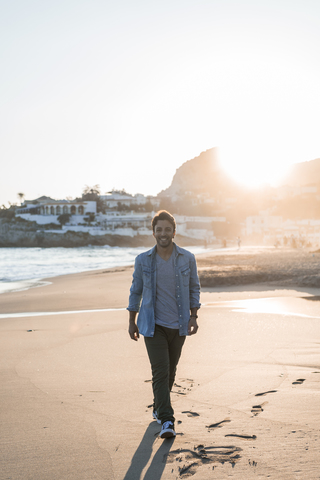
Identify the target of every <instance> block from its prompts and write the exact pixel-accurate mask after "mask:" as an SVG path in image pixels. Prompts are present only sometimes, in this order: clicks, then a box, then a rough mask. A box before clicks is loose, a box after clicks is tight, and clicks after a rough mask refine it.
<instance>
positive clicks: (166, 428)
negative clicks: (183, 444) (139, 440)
mask: <svg viewBox="0 0 320 480" xmlns="http://www.w3.org/2000/svg"><path fill="white" fill-rule="evenodd" d="M152 230H153V236H154V238H155V240H156V245H155V246H154V247H153V248H152V249H151V250H148V251H147V252H144V253H141V254H140V255H138V256H137V257H136V261H135V267H134V272H133V281H132V285H131V288H130V297H129V306H128V308H127V310H129V312H130V314H129V335H130V337H131V339H132V340H136V341H137V340H138V338H139V334H140V333H141V334H142V335H143V336H144V341H145V345H146V348H147V352H148V356H149V360H150V364H151V370H152V388H153V396H154V399H153V418H154V419H155V420H156V421H157V422H158V423H161V424H162V427H161V432H160V437H161V438H170V437H173V436H175V435H176V433H175V430H174V421H175V418H174V411H173V408H172V405H171V399H170V392H171V389H172V386H173V383H174V379H175V374H176V368H177V365H178V361H179V358H180V355H181V350H182V347H183V344H184V341H185V338H186V335H194V334H195V333H197V331H198V323H197V318H198V315H197V311H198V309H199V308H200V303H199V298H200V283H199V278H198V273H197V265H196V260H195V257H194V255H193V254H192V253H190V252H189V251H188V250H185V249H183V248H180V247H178V245H176V244H175V243H174V242H173V238H174V235H175V231H176V222H175V219H174V217H173V216H172V215H171V214H170V213H169V212H166V211H165V210H162V211H160V212H158V213H157V214H156V215H155V216H154V217H153V219H152ZM141 300H142V302H141ZM140 304H141V306H140ZM138 312H139V315H138V319H137V323H136V315H137V313H138Z"/></svg>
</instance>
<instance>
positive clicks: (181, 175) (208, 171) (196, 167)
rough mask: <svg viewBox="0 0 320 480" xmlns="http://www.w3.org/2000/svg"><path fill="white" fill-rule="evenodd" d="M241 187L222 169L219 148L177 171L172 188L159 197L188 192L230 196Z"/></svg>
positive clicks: (196, 158) (210, 150)
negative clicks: (229, 194)
mask: <svg viewBox="0 0 320 480" xmlns="http://www.w3.org/2000/svg"><path fill="white" fill-rule="evenodd" d="M235 189H236V190H239V189H240V187H239V186H238V185H237V184H236V182H235V181H234V180H232V179H231V178H230V177H229V176H228V175H227V174H226V173H225V172H224V171H223V169H222V167H221V165H220V162H219V151H218V148H217V147H215V148H210V149H209V150H206V151H205V152H202V153H201V154H200V155H199V156H198V157H195V158H193V159H192V160H188V161H187V162H185V163H183V164H182V165H181V167H179V168H178V169H177V170H176V173H175V175H174V177H173V179H172V183H171V185H170V187H168V188H167V189H166V190H162V192H160V193H159V197H163V196H172V195H181V194H185V193H188V192H192V193H194V194H198V193H209V194H211V195H212V196H216V195H217V194H219V193H222V192H223V193H224V194H228V193H231V192H233V193H234V191H235Z"/></svg>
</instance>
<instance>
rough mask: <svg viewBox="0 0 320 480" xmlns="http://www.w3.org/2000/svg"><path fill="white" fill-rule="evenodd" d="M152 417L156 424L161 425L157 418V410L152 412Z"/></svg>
mask: <svg viewBox="0 0 320 480" xmlns="http://www.w3.org/2000/svg"><path fill="white" fill-rule="evenodd" d="M152 416H153V418H154V419H155V420H156V421H157V423H159V424H160V425H161V420H159V418H158V412H157V410H153V412H152Z"/></svg>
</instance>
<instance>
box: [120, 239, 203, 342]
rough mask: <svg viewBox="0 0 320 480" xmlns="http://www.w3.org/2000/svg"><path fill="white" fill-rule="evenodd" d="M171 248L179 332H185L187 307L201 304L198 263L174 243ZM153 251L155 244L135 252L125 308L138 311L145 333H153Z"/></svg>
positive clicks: (186, 329) (154, 270)
mask: <svg viewBox="0 0 320 480" xmlns="http://www.w3.org/2000/svg"><path fill="white" fill-rule="evenodd" d="M173 249H174V251H173V254H174V270H175V278H176V299H177V305H178V313H179V335H188V323H189V319H190V308H200V305H201V304H200V303H199V298H200V282H199V277H198V273H197V264H196V259H195V257H194V255H193V254H192V253H191V252H188V250H185V249H184V248H181V247H178V246H177V245H176V244H175V243H174V244H173ZM156 252H157V246H156V245H155V246H154V247H153V248H152V249H151V250H148V251H147V252H144V253H141V254H140V255H138V256H137V258H136V261H135V266H134V272H133V280H132V285H131V288H130V296H129V306H128V308H127V310H129V311H130V312H139V315H138V320H137V326H138V328H139V332H140V333H141V335H144V336H145V337H153V335H154V329H155V314H154V310H155V303H156V275H157V271H156ZM141 298H142V302H141ZM140 304H141V306H140Z"/></svg>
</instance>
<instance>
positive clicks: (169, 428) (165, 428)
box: [159, 421, 176, 438]
mask: <svg viewBox="0 0 320 480" xmlns="http://www.w3.org/2000/svg"><path fill="white" fill-rule="evenodd" d="M175 436H176V432H175V431H174V424H173V423H172V422H170V421H168V422H164V423H163V424H162V427H161V432H160V435H159V437H160V438H171V437H175Z"/></svg>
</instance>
